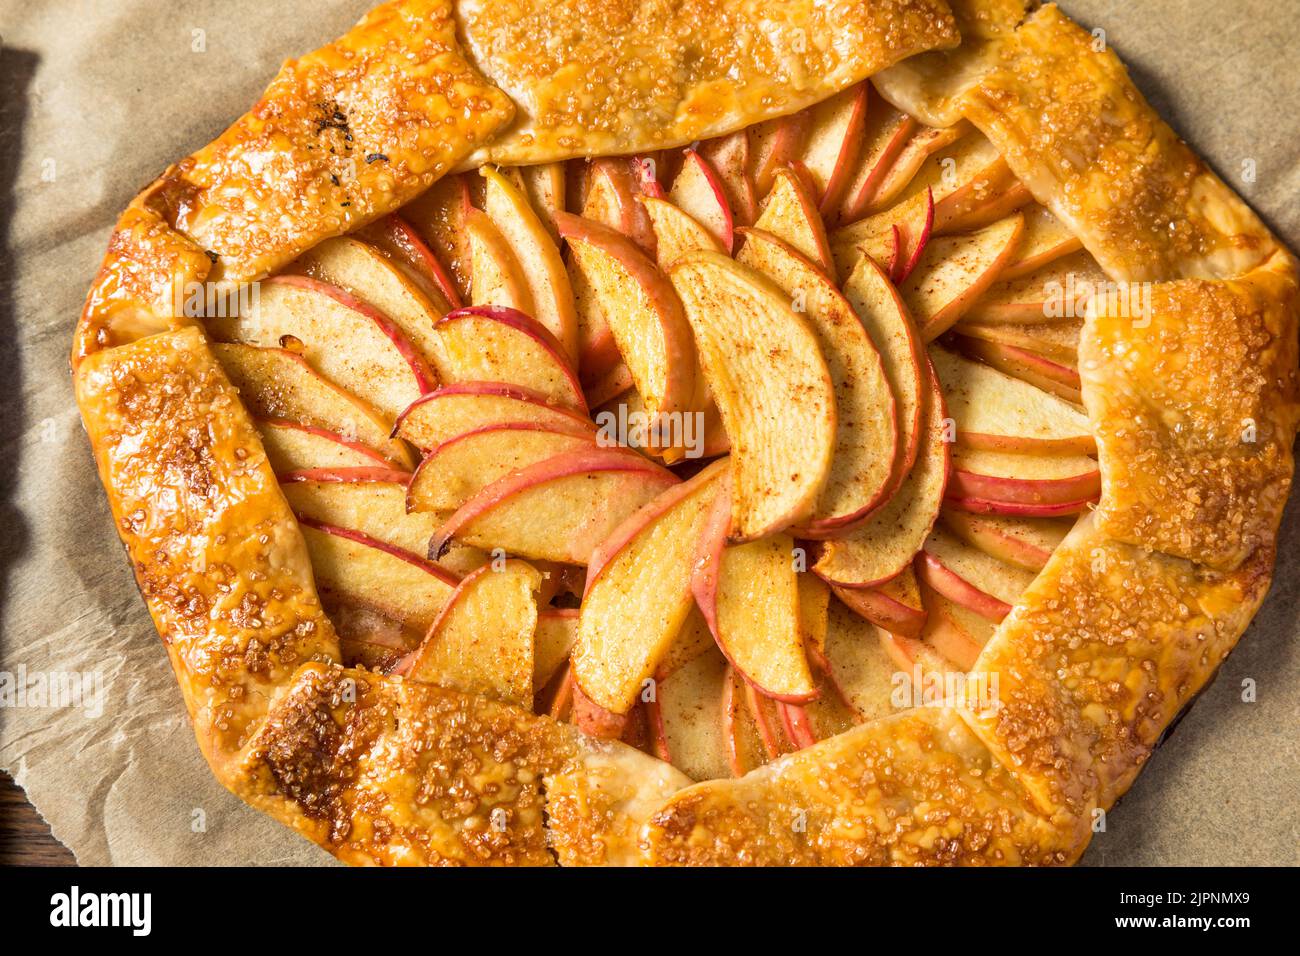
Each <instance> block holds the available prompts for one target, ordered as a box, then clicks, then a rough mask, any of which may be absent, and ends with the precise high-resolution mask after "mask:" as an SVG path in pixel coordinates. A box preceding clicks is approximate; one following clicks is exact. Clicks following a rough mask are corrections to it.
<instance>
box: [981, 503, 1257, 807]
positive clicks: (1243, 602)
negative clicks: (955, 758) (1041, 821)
mask: <svg viewBox="0 0 1300 956" xmlns="http://www.w3.org/2000/svg"><path fill="white" fill-rule="evenodd" d="M1272 566H1273V551H1272V548H1271V547H1269V548H1260V549H1257V550H1256V551H1254V552H1253V553H1252V554H1251V556H1250V558H1249V560H1248V561H1247V562H1246V563H1245V564H1243V565H1242V566H1241V567H1240V568H1238V569H1237V570H1235V571H1232V572H1219V571H1214V570H1211V569H1209V568H1206V567H1204V566H1203V565H1198V564H1193V563H1192V562H1190V561H1183V560H1181V559H1178V558H1171V557H1167V556H1165V555H1161V554H1156V553H1153V552H1150V551H1145V550H1143V549H1141V548H1137V547H1134V546H1133V545H1129V544H1124V543H1122V542H1119V541H1115V540H1113V539H1112V538H1110V537H1108V536H1107V535H1106V534H1105V533H1104V532H1103V531H1101V530H1100V529H1099V528H1098V527H1097V526H1096V522H1095V520H1094V519H1093V518H1092V517H1088V518H1085V519H1083V520H1081V521H1080V522H1079V524H1078V525H1077V526H1076V527H1075V529H1074V530H1073V531H1072V532H1071V533H1070V534H1069V536H1068V537H1067V538H1066V539H1065V541H1064V542H1062V544H1061V545H1060V547H1058V548H1057V549H1056V551H1055V552H1054V553H1053V555H1052V558H1051V560H1050V561H1049V562H1048V564H1047V567H1046V568H1045V569H1044V570H1043V572H1042V573H1041V574H1040V575H1039V576H1038V578H1037V579H1035V581H1034V583H1033V584H1031V585H1030V586H1029V588H1028V590H1026V592H1025V594H1024V596H1023V597H1022V598H1021V601H1020V603H1019V604H1018V605H1017V606H1016V608H1015V610H1014V611H1012V613H1011V614H1010V616H1008V617H1007V619H1006V620H1005V621H1004V622H1003V623H1002V626H1001V627H1000V628H999V630H998V632H997V634H995V635H994V637H993V638H992V639H991V640H990V641H989V643H988V645H986V646H985V648H984V653H983V654H982V655H981V656H980V659H979V661H978V663H977V664H976V666H975V670H974V671H973V672H972V673H973V674H974V675H976V676H977V677H978V676H979V675H993V674H996V675H997V681H998V695H999V706H998V707H997V708H994V709H993V710H992V711H991V712H990V711H985V712H980V713H976V712H974V711H973V710H970V709H964V710H962V712H961V713H962V716H963V717H965V718H966V720H967V722H968V723H969V724H970V726H971V728H972V729H973V730H974V731H975V733H976V734H978V735H979V737H980V738H981V739H982V740H983V741H984V743H985V744H987V745H988V746H989V748H990V749H992V751H993V752H994V753H995V754H996V755H997V757H998V759H999V760H1000V762H1001V763H1002V765H1003V766H1005V767H1008V768H1010V769H1011V770H1012V772H1014V774H1015V775H1016V777H1017V778H1018V779H1019V780H1020V782H1021V783H1022V784H1024V786H1025V787H1026V789H1028V791H1029V792H1030V794H1032V796H1033V797H1034V799H1035V800H1036V801H1037V803H1038V806H1039V807H1040V808H1041V809H1042V810H1043V811H1044V812H1047V813H1055V814H1062V813H1064V814H1066V815H1069V816H1072V817H1084V816H1086V815H1088V814H1089V813H1090V812H1091V811H1092V809H1093V808H1094V807H1101V808H1103V809H1105V808H1109V807H1110V806H1111V805H1112V804H1113V803H1114V802H1115V800H1116V799H1118V798H1119V796H1120V795H1121V794H1122V793H1123V792H1124V791H1125V790H1127V789H1128V787H1129V785H1130V784H1131V783H1132V781H1133V778H1134V777H1135V776H1137V773H1138V771H1139V770H1140V769H1141V768H1142V765H1143V764H1144V763H1145V762H1146V759H1147V757H1148V756H1150V754H1151V750H1152V748H1153V747H1154V746H1155V744H1156V742H1157V741H1158V740H1159V739H1160V735H1161V733H1162V732H1163V731H1164V729H1165V728H1166V727H1167V726H1169V724H1170V722H1171V721H1172V720H1173V719H1174V718H1175V717H1176V716H1177V715H1178V713H1179V711H1181V710H1182V708H1183V707H1184V706H1185V705H1186V704H1187V703H1188V702H1189V701H1190V700H1191V699H1192V698H1193V697H1194V696H1195V695H1196V693H1197V691H1199V690H1200V689H1201V688H1202V687H1203V686H1204V685H1205V683H1206V682H1207V681H1208V680H1209V679H1210V677H1212V676H1213V674H1214V672H1215V671H1216V670H1217V669H1218V667H1219V664H1220V663H1221V662H1222V661H1223V659H1224V657H1226V656H1227V654H1228V652H1229V651H1230V650H1232V648H1233V646H1234V645H1235V644H1236V642H1237V639H1238V638H1239V637H1240V636H1241V634H1242V632H1243V631H1245V629H1246V625H1247V624H1248V623H1249V622H1250V619H1251V618H1252V617H1253V616H1254V614H1255V610H1256V609H1257V608H1258V607H1259V604H1260V602H1261V601H1262V600H1263V598H1264V594H1265V592H1266V591H1267V590H1268V584H1269V578H1270V575H1271V572H1272Z"/></svg>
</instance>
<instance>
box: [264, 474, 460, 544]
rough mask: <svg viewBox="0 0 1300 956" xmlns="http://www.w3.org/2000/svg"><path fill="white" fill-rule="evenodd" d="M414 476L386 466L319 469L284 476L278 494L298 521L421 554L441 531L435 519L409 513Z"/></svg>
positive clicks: (429, 516)
mask: <svg viewBox="0 0 1300 956" xmlns="http://www.w3.org/2000/svg"><path fill="white" fill-rule="evenodd" d="M410 477H411V476H410V475H409V474H407V473H406V472H402V471H389V470H386V469H382V468H315V469H309V470H306V471H295V472H289V473H287V474H285V475H282V476H281V478H280V490H281V491H283V492H284V497H285V499H286V500H287V501H288V502H289V507H291V508H292V509H293V511H294V514H296V515H298V516H299V517H300V518H307V519H309V520H311V521H315V522H316V523H318V524H327V525H331V526H333V527H336V528H351V529H353V530H356V531H360V532H362V533H364V534H365V535H366V536H367V537H369V538H373V539H374V540H376V541H381V542H383V543H384V544H388V545H392V546H393V547H395V548H401V549H402V550H403V551H409V552H411V553H412V554H420V553H422V552H424V551H427V550H428V548H429V538H430V537H432V536H433V533H434V532H435V531H437V530H438V529H437V522H436V521H435V520H434V519H433V517H432V516H431V515H420V514H407V513H406V483H407V480H408V479H409V478H410Z"/></svg>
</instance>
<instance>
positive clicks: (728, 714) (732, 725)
mask: <svg viewBox="0 0 1300 956" xmlns="http://www.w3.org/2000/svg"><path fill="white" fill-rule="evenodd" d="M710 640H712V638H710ZM713 653H715V654H717V655H718V656H719V657H721V656H722V655H721V652H720V651H718V649H717V647H716V645H715V646H714V648H713ZM723 660H724V661H725V660H726V659H725V658H723ZM750 693H752V691H751V690H749V689H748V685H747V684H746V683H745V681H744V679H743V678H742V677H741V676H740V675H739V674H737V673H736V671H735V668H733V667H731V666H730V665H728V666H727V672H726V678H725V679H724V681H723V684H722V733H723V739H724V741H725V743H726V748H727V766H728V768H729V769H730V771H731V776H734V777H743V776H744V775H745V774H747V773H748V772H749V771H751V770H753V769H755V768H756V767H761V766H763V764H765V763H767V761H768V760H769V759H770V758H769V756H768V748H767V747H766V745H765V737H764V733H763V729H762V728H760V727H759V725H758V722H757V721H756V720H755V718H754V714H753V711H752V710H751V709H750V706H749V699H748V698H749V694H750ZM769 703H770V702H769ZM768 736H769V737H770V736H771V733H770V731H769V733H768ZM778 752H779V751H778Z"/></svg>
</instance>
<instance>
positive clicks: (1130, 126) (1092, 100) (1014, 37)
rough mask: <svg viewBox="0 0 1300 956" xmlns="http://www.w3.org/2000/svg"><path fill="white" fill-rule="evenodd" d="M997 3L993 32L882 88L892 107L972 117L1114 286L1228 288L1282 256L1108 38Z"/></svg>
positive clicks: (888, 79) (1051, 13)
mask: <svg viewBox="0 0 1300 956" xmlns="http://www.w3.org/2000/svg"><path fill="white" fill-rule="evenodd" d="M953 6H954V7H956V8H959V9H960V8H964V9H967V10H970V9H973V8H979V7H983V6H984V4H982V3H979V2H978V0H962V2H954V4H953ZM995 6H997V7H1001V8H1003V10H1002V13H1003V15H1002V17H1001V18H999V19H997V20H996V21H995V27H996V28H994V27H989V28H988V29H985V30H984V31H983V32H985V33H987V34H991V35H989V36H985V37H977V38H976V39H975V40H974V41H973V42H972V43H970V44H963V46H962V47H960V48H958V50H956V51H954V52H953V53H944V52H936V53H929V54H924V55H922V56H919V57H916V58H914V59H912V60H909V61H907V62H905V63H902V64H899V65H898V66H896V67H894V68H893V69H890V70H886V71H884V72H883V73H882V74H880V75H879V76H877V77H875V78H874V82H875V83H876V85H877V87H878V88H879V89H880V91H881V92H882V94H883V95H884V96H885V98H886V99H888V100H890V101H891V102H893V103H894V104H895V105H896V106H898V107H899V108H900V109H903V110H905V111H907V112H910V113H913V114H914V115H917V116H919V117H920V118H921V119H922V120H923V121H926V122H933V123H935V124H936V125H940V126H947V125H951V124H952V123H953V122H956V121H957V120H958V119H960V118H962V117H964V118H966V119H968V120H970V121H971V122H972V123H973V124H974V125H975V126H976V127H978V128H979V129H980V130H981V131H983V132H984V134H985V135H987V136H988V138H989V139H990V140H991V141H992V142H993V145H994V146H996V147H997V148H998V152H999V153H1001V155H1002V157H1003V158H1004V159H1005V160H1006V161H1007V164H1008V165H1009V166H1010V167H1011V169H1012V171H1013V172H1014V173H1015V174H1016V176H1017V177H1018V178H1019V179H1020V181H1021V182H1022V183H1024V185H1025V186H1026V187H1027V188H1028V189H1029V191H1030V192H1031V193H1032V194H1033V196H1034V198H1035V199H1036V200H1038V202H1040V203H1042V204H1043V205H1044V206H1047V208H1048V209H1050V210H1051V211H1052V213H1053V214H1054V215H1056V217H1057V218H1058V219H1060V220H1061V221H1062V222H1063V223H1065V224H1066V226H1068V227H1069V228H1070V230H1071V231H1072V232H1074V234H1075V235H1077V236H1078V237H1079V239H1080V240H1081V241H1082V242H1083V245H1084V247H1085V248H1086V249H1087V250H1088V251H1089V252H1090V253H1092V255H1093V256H1094V258H1096V260H1097V262H1098V264H1099V265H1101V267H1102V269H1103V270H1105V272H1106V274H1107V275H1109V276H1110V277H1111V278H1112V279H1115V280H1117V281H1118V280H1128V281H1148V282H1159V281H1167V280H1172V279H1184V278H1209V279H1215V278H1230V277H1234V276H1240V275H1243V274H1245V273H1246V272H1248V271H1250V270H1251V269H1253V268H1255V267H1256V266H1258V265H1260V264H1261V263H1263V262H1264V261H1265V260H1266V259H1268V258H1269V256H1271V255H1272V253H1273V252H1274V251H1275V250H1276V249H1277V248H1278V245H1277V242H1276V240H1275V239H1274V238H1273V237H1272V236H1271V235H1270V234H1269V232H1268V229H1267V228H1265V226H1264V225H1263V224H1262V223H1261V222H1260V221H1259V219H1258V217H1257V216H1255V214H1254V213H1253V212H1252V211H1251V210H1250V208H1249V207H1248V206H1247V205H1246V204H1245V203H1244V202H1242V201H1241V199H1240V198H1238V197H1237V195H1236V194H1235V193H1233V191H1232V190H1231V189H1229V188H1228V187H1227V186H1226V185H1224V183H1223V182H1222V181H1221V180H1220V179H1219V178H1218V177H1217V176H1216V175H1215V174H1214V173H1213V172H1212V171H1211V170H1210V169H1209V168H1208V167H1207V166H1206V165H1205V163H1204V162H1203V161H1202V160H1201V159H1200V158H1199V157H1198V156H1197V155H1196V154H1195V153H1194V152H1192V150H1191V149H1190V148H1189V147H1188V146H1187V144H1186V143H1184V142H1183V141H1182V140H1180V139H1179V138H1178V136H1177V135H1176V134H1175V133H1174V131H1173V130H1172V129H1170V128H1169V125H1168V124H1167V123H1165V122H1164V120H1162V119H1161V118H1160V117H1159V115H1158V114H1157V113H1156V112H1155V111H1154V110H1153V109H1152V108H1151V106H1150V104H1148V103H1147V101H1146V99H1145V98H1144V97H1143V96H1142V94H1141V93H1140V92H1139V91H1138V89H1137V87H1135V86H1134V85H1133V82H1132V80H1130V79H1129V76H1128V72H1127V71H1126V70H1125V69H1124V65H1123V64H1122V63H1121V62H1120V60H1119V57H1118V56H1116V55H1115V52H1114V51H1113V50H1111V49H1110V48H1109V47H1108V46H1106V45H1105V42H1104V38H1097V37H1094V36H1093V35H1092V34H1090V33H1088V32H1087V31H1085V30H1084V29H1082V28H1081V27H1079V26H1078V25H1077V24H1075V23H1073V22H1071V21H1070V20H1069V19H1068V18H1067V17H1066V16H1065V14H1063V13H1061V11H1060V10H1059V9H1058V8H1057V7H1056V6H1055V5H1050V4H1049V5H1047V6H1044V7H1042V8H1040V9H1038V10H1036V11H1034V12H1033V13H1030V14H1028V15H1027V16H1026V17H1025V18H1024V20H1023V22H1021V23H1020V24H1019V26H1017V27H1014V28H1013V27H1012V26H1011V20H1013V19H1014V9H1015V7H1016V6H1017V5H1016V4H996V5H995ZM1024 6H1029V5H1028V4H1024ZM1008 11H1009V12H1008ZM958 19H959V20H960V21H965V20H968V19H970V15H969V14H967V15H965V16H959V18H958Z"/></svg>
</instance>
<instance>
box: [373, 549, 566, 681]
mask: <svg viewBox="0 0 1300 956" xmlns="http://www.w3.org/2000/svg"><path fill="white" fill-rule="evenodd" d="M540 583H541V575H540V574H539V573H538V571H537V569H536V568H534V567H533V566H532V565H530V564H527V563H526V562H523V561H514V560H511V561H503V562H501V563H500V565H499V566H498V565H496V564H488V565H484V566H483V567H481V568H479V569H478V570H477V571H475V572H474V573H473V574H471V575H469V576H468V577H466V578H465V580H463V581H461V582H460V584H459V585H457V587H456V590H455V591H454V592H453V593H452V595H451V596H450V597H449V598H448V599H447V604H446V606H445V607H444V608H443V609H442V613H441V614H439V615H438V619H437V620H436V621H435V622H434V624H433V627H431V628H430V629H429V633H428V635H427V636H426V637H425V639H424V640H423V642H421V644H420V646H419V647H418V648H417V649H416V650H415V651H414V652H412V654H411V655H410V656H409V657H408V658H407V659H406V660H404V661H402V663H401V664H399V665H398V667H397V669H396V672H397V673H400V674H403V675H405V677H406V679H407V680H413V681H420V682H423V683H429V684H438V685H440V686H442V687H452V688H455V689H456V690H459V691H462V692H464V693H466V694H478V695H481V696H486V697H492V698H494V699H496V700H503V701H505V702H507V703H511V704H516V705H518V706H520V707H530V706H531V705H532V702H533V632H534V630H535V628H536V626H537V588H538V585H539V584H540Z"/></svg>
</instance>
